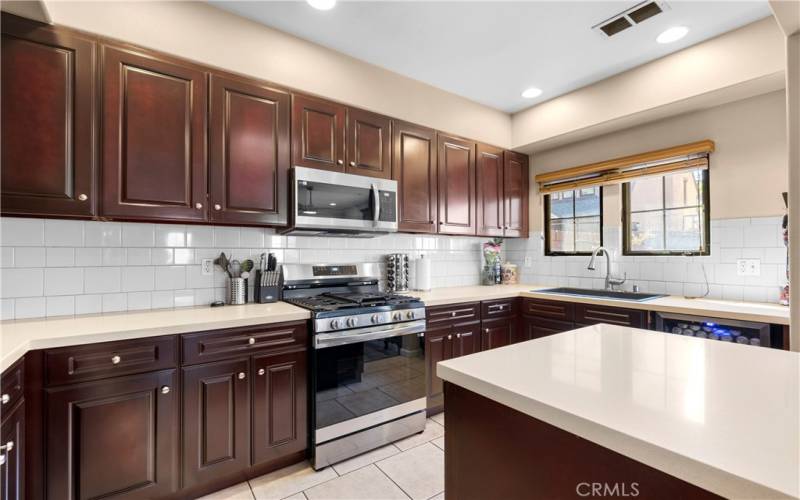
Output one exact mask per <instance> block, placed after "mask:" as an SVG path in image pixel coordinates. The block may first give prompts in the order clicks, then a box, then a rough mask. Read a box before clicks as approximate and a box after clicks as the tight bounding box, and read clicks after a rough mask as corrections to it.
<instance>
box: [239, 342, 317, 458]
mask: <svg viewBox="0 0 800 500" xmlns="http://www.w3.org/2000/svg"><path fill="white" fill-rule="evenodd" d="M307 358H308V353H307V351H305V350H303V351H295V352H289V353H283V354H266V355H262V356H254V357H253V363H252V365H253V372H254V373H255V376H254V377H253V382H252V387H253V402H252V404H253V426H252V438H251V441H252V450H253V461H252V463H253V465H259V464H262V463H265V462H270V461H273V460H278V459H280V458H282V457H285V456H287V455H290V454H293V453H298V452H301V451H303V450H305V449H306V448H307V446H308V410H307V408H308V405H307V403H306V398H307V397H308V390H307V385H308V362H307Z"/></svg>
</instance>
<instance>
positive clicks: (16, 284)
mask: <svg viewBox="0 0 800 500" xmlns="http://www.w3.org/2000/svg"><path fill="white" fill-rule="evenodd" d="M0 293H1V294H2V297H3V298H4V299H6V298H14V297H34V296H39V295H42V294H44V269H17V268H15V269H3V270H2V273H0Z"/></svg>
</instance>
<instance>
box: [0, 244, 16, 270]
mask: <svg viewBox="0 0 800 500" xmlns="http://www.w3.org/2000/svg"><path fill="white" fill-rule="evenodd" d="M0 267H14V247H0Z"/></svg>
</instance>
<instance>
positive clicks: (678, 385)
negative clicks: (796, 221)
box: [437, 324, 800, 498]
mask: <svg viewBox="0 0 800 500" xmlns="http://www.w3.org/2000/svg"><path fill="white" fill-rule="evenodd" d="M437 374H438V376H439V377H441V378H442V379H444V380H447V381H449V382H452V383H454V384H456V385H459V386H461V387H464V388H465V389H468V390H470V391H473V392H476V393H478V394H480V395H482V396H485V397H487V398H489V399H492V400H494V401H497V402H499V403H501V404H504V405H506V406H509V407H511V408H513V409H515V410H517V411H520V412H523V413H525V414H527V415H530V416H531V417H535V418H537V419H540V420H542V421H544V422H547V423H549V424H551V425H554V426H556V427H558V428H561V429H564V430H566V431H567V432H570V433H573V434H576V435H578V436H581V437H583V438H585V439H588V440H589V441H592V442H594V443H597V444H599V445H601V446H604V447H606V448H609V449H611V450H614V451H616V452H619V453H622V454H623V455H626V456H628V457H631V458H633V459H635V460H638V461H639V462H642V463H644V464H647V465H649V466H651V467H654V468H656V469H659V470H661V471H663V472H666V473H667V474H671V475H673V476H676V477H678V478H681V479H683V480H685V481H687V482H689V483H692V484H695V485H697V486H699V487H701V488H704V489H706V490H709V491H711V492H713V493H716V494H719V495H722V496H724V497H728V498H786V497H790V498H797V497H800V354H798V353H795V352H787V351H782V350H778V349H768V348H761V347H752V346H746V345H739V344H730V343H723V342H715V341H712V340H706V339H701V338H695V337H684V336H679V335H670V334H665V333H660V332H652V331H648V330H640V329H635V328H627V327H621V326H611V325H604V324H600V325H595V326H590V327H585V328H580V329H576V330H572V331H569V332H564V333H560V334H556V335H551V336H549V337H544V338H540V339H535V340H530V341H527V342H522V343H519V344H512V345H509V346H506V347H501V348H498V349H493V350H490V351H484V352H480V353H476V354H472V355H469V356H463V357H460V358H456V359H452V360H448V361H444V362H441V363H439V364H438V365H437ZM531 451H532V452H535V450H531Z"/></svg>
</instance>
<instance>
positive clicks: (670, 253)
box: [622, 165, 711, 257]
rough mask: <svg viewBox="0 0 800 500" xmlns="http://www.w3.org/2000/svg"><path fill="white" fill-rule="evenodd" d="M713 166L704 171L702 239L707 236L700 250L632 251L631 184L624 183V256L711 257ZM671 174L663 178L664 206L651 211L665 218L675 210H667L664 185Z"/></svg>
mask: <svg viewBox="0 0 800 500" xmlns="http://www.w3.org/2000/svg"><path fill="white" fill-rule="evenodd" d="M710 167H711V165H709V166H708V167H707V168H705V169H703V179H702V185H703V200H702V206H703V208H704V210H703V218H702V221H701V227H700V230H701V237H702V236H703V234H705V238H704V239H703V241H704V248H701V249H700V250H631V248H630V246H631V242H630V231H631V202H630V182H624V183H622V255H631V256H664V257H674V256H685V257H701V256H708V255H711V195H710V182H709V177H710V175H709V173H710V171H711V169H710ZM667 175H670V174H665V175H662V176H661V182H662V187H661V197H662V204H661V207H662V208H660V209H654V210H650V212H658V211H660V212H662V213H663V214H664V215H665V216H666V213H667V212H668V211H669V210H675V209H667V208H666V205H667V203H666V198H665V197H666V189H665V187H666V186H665V185H664V183H665V182H666V180H665V179H666V177H667ZM666 230H667V229H666V223H665V224H664V235H665V237H666Z"/></svg>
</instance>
